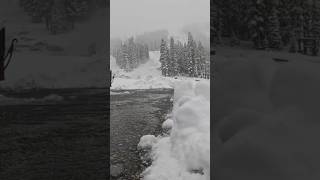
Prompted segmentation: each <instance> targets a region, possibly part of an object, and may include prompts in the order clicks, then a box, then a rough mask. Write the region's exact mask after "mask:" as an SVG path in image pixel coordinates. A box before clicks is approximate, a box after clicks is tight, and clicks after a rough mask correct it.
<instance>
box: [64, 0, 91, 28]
mask: <svg viewBox="0 0 320 180" xmlns="http://www.w3.org/2000/svg"><path fill="white" fill-rule="evenodd" d="M65 6H66V13H67V18H68V20H69V22H70V24H71V28H72V29H74V24H75V20H76V18H79V17H83V16H85V15H87V14H88V11H89V9H88V8H89V6H88V2H87V1H86V0H66V1H65Z"/></svg>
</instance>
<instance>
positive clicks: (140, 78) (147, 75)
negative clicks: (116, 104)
mask: <svg viewBox="0 0 320 180" xmlns="http://www.w3.org/2000/svg"><path fill="white" fill-rule="evenodd" d="M149 56H150V60H149V61H148V62H147V63H145V64H142V65H140V66H139V67H138V68H137V69H135V70H133V71H132V72H124V71H123V70H122V69H120V68H119V66H118V65H117V64H116V60H115V58H114V57H112V56H111V57H110V69H111V70H112V73H113V74H114V75H115V77H114V80H113V83H112V87H111V89H114V90H121V89H158V88H173V85H174V83H175V82H177V81H181V80H183V79H190V78H185V77H178V78H177V79H174V78H170V77H163V76H162V75H161V71H160V66H161V64H160V62H159V59H160V52H159V51H150V52H149Z"/></svg>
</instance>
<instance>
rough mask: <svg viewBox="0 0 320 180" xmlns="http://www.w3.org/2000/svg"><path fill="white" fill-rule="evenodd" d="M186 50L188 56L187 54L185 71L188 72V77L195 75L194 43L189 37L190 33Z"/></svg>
mask: <svg viewBox="0 0 320 180" xmlns="http://www.w3.org/2000/svg"><path fill="white" fill-rule="evenodd" d="M187 50H188V54H187V71H188V75H189V76H190V77H193V76H194V73H195V69H194V65H195V62H194V61H195V42H194V40H193V37H192V35H191V33H190V32H189V33H188V44H187Z"/></svg>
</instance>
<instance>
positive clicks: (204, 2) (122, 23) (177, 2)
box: [110, 0, 210, 38]
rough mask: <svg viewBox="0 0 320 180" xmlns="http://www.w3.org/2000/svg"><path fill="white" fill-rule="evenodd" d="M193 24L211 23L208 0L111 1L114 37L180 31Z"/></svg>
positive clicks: (112, 34) (111, 23) (112, 36)
mask: <svg viewBox="0 0 320 180" xmlns="http://www.w3.org/2000/svg"><path fill="white" fill-rule="evenodd" d="M193 23H207V24H209V23H210V1H209V0H111V1H110V25H111V27H110V31H111V32H110V36H111V38H115V37H120V38H125V37H128V36H131V35H137V34H141V33H144V32H147V31H153V30H159V29H167V30H168V31H169V32H170V33H177V32H178V31H180V30H181V29H182V27H184V26H186V25H188V24H193Z"/></svg>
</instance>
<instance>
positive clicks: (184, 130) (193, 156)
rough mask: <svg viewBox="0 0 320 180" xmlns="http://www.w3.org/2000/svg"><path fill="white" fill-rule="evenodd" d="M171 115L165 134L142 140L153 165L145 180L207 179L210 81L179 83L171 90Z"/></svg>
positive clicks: (164, 125) (149, 168)
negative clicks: (172, 91)
mask: <svg viewBox="0 0 320 180" xmlns="http://www.w3.org/2000/svg"><path fill="white" fill-rule="evenodd" d="M173 103H174V106H173V111H172V113H171V114H169V115H168V119H167V120H166V121H165V122H164V123H163V126H162V127H163V130H164V134H163V135H161V136H157V137H155V136H154V135H146V136H143V137H141V139H140V142H139V144H138V148H139V149H144V150H146V149H148V150H149V151H150V153H149V156H150V157H149V158H150V159H151V161H152V164H151V166H150V167H148V168H147V169H146V170H145V171H144V172H143V174H142V175H143V177H144V178H143V179H145V180H165V179H172V180H185V179H188V180H209V179H210V81H209V80H207V81H202V82H195V81H190V80H189V81H180V82H177V83H176V84H175V86H174V99H173Z"/></svg>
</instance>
